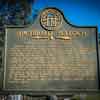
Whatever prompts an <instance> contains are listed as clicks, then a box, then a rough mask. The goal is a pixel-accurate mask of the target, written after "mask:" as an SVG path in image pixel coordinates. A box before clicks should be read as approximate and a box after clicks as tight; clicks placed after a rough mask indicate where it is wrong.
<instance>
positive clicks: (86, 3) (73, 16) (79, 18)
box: [32, 0, 100, 33]
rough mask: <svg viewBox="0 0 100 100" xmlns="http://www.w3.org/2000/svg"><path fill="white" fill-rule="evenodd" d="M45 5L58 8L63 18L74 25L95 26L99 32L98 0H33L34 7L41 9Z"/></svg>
mask: <svg viewBox="0 0 100 100" xmlns="http://www.w3.org/2000/svg"><path fill="white" fill-rule="evenodd" d="M45 7H56V8H58V9H60V10H61V11H62V12H63V13H64V16H65V18H66V19H67V20H68V21H69V22H70V23H71V24H73V25H76V26H97V27H98V32H99V33H100V0H35V2H34V3H32V14H34V9H38V10H42V9H43V8H45Z"/></svg>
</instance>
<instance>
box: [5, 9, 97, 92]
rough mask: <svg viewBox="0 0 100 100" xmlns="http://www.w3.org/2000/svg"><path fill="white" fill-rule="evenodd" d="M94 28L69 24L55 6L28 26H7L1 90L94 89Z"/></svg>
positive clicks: (95, 53)
mask: <svg viewBox="0 0 100 100" xmlns="http://www.w3.org/2000/svg"><path fill="white" fill-rule="evenodd" d="M96 36H97V35H96V28H95V27H90V28H89V27H76V26H73V25H70V24H69V23H68V22H67V21H66V20H65V19H64V17H63V15H62V13H61V12H60V11H59V10H58V9H55V8H47V9H44V10H43V11H42V12H41V13H40V14H39V16H38V17H37V19H36V20H35V22H34V24H33V25H31V26H28V27H8V28H6V37H5V62H4V64H5V65H4V81H3V89H4V90H10V91H13V90H14V91H22V90H23V91H74V90H79V91H81V90H97V89H98V58H97V45H96Z"/></svg>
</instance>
